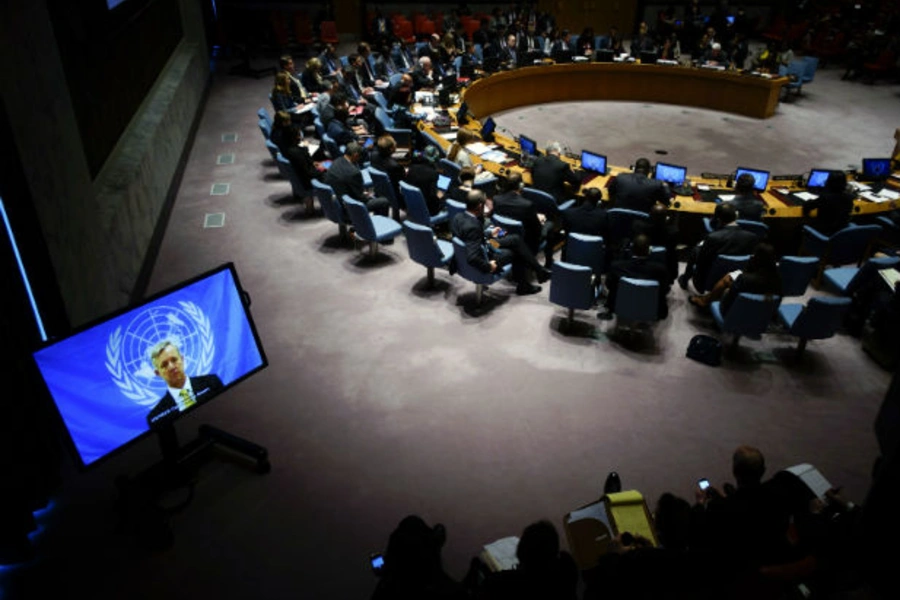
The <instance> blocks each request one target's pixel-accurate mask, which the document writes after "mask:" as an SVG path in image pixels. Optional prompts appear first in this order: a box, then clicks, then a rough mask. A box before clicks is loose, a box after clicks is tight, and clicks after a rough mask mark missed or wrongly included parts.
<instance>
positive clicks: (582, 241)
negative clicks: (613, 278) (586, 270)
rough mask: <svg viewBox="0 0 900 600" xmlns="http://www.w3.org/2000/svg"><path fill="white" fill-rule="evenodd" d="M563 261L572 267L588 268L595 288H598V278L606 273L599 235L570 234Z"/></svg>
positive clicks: (602, 247)
mask: <svg viewBox="0 0 900 600" xmlns="http://www.w3.org/2000/svg"><path fill="white" fill-rule="evenodd" d="M563 260H565V261H566V262H567V263H571V264H574V265H584V266H586V267H590V269H591V272H592V273H593V274H594V281H595V286H596V287H599V284H600V276H601V275H602V274H603V273H604V272H605V271H606V246H605V245H604V243H603V238H602V237H600V236H599V235H587V234H584V233H570V234H569V235H568V237H567V238H566V245H565V248H564V250H563Z"/></svg>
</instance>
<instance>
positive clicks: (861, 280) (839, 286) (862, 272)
mask: <svg viewBox="0 0 900 600" xmlns="http://www.w3.org/2000/svg"><path fill="white" fill-rule="evenodd" d="M897 265H900V258H898V257H896V256H878V257H873V258H870V259H869V260H867V261H866V262H864V263H863V265H862V266H861V267H835V268H833V269H825V272H824V273H823V276H824V278H825V281H826V282H827V283H828V285H830V286H831V287H832V288H834V290H836V291H837V292H838V293H839V294H841V295H844V296H852V295H853V294H854V293H856V291H857V290H859V289H860V288H861V287H863V286H864V285H866V283H868V282H869V281H871V280H872V278H874V277H877V276H878V271H880V270H881V269H890V268H894V269H896V268H897Z"/></svg>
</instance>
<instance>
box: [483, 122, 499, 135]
mask: <svg viewBox="0 0 900 600" xmlns="http://www.w3.org/2000/svg"><path fill="white" fill-rule="evenodd" d="M495 129H497V124H496V123H495V122H494V119H492V118H491V117H488V118H487V119H485V120H484V125H482V126H481V137H482V138H484V137H488V136H489V135H491V134H492V133H494V130H495Z"/></svg>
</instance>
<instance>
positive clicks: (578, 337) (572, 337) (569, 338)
mask: <svg viewBox="0 0 900 600" xmlns="http://www.w3.org/2000/svg"><path fill="white" fill-rule="evenodd" d="M593 315H594V313H593V311H581V312H576V313H575V318H574V319H573V320H572V322H571V323H569V319H568V318H567V317H566V316H565V315H553V316H552V317H551V318H550V331H552V332H553V337H554V338H556V339H559V340H562V341H564V342H567V343H570V344H577V345H579V346H585V345H588V344H590V343H591V342H592V340H594V339H596V337H597V329H598V327H597V325H596V324H595V323H592V322H590V319H593V318H594V316H593Z"/></svg>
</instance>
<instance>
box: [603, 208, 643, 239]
mask: <svg viewBox="0 0 900 600" xmlns="http://www.w3.org/2000/svg"><path fill="white" fill-rule="evenodd" d="M606 214H607V215H608V216H609V238H610V239H609V240H607V242H608V243H607V245H608V246H610V247H611V248H620V247H621V246H622V244H623V243H624V242H625V241H627V240H630V239H631V237H632V236H633V235H634V222H635V221H637V220H641V221H646V222H649V221H650V215H648V214H647V213H645V212H641V211H639V210H630V209H628V208H612V209H610V210H609V211H608V212H607V213H606Z"/></svg>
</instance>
